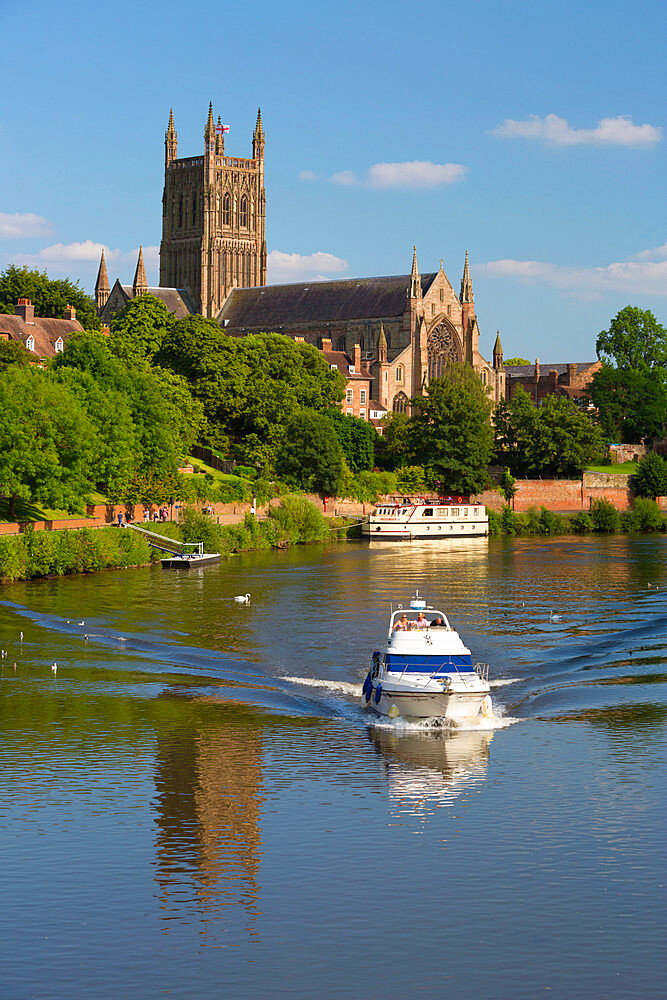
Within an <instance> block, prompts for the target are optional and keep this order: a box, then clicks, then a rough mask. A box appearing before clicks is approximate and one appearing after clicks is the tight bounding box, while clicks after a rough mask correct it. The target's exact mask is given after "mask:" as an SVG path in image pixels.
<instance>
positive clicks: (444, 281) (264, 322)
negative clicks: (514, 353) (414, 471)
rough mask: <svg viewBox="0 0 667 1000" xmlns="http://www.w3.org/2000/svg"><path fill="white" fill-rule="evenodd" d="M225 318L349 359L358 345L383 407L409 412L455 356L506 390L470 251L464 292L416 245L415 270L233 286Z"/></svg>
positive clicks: (498, 393) (232, 329)
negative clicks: (483, 346)
mask: <svg viewBox="0 0 667 1000" xmlns="http://www.w3.org/2000/svg"><path fill="white" fill-rule="evenodd" d="M218 322H219V323H220V324H221V326H222V327H223V328H224V329H225V330H226V331H227V332H228V333H230V334H233V335H236V336H243V335H244V334H246V333H259V332H261V331H269V330H270V331H275V332H277V333H282V334H285V335H287V336H290V337H295V338H296V337H298V338H300V339H303V340H305V341H307V342H308V343H310V344H313V345H314V346H315V347H318V348H319V349H320V350H327V349H328V348H325V345H331V348H332V349H333V350H334V351H336V352H339V353H341V352H342V353H345V354H346V355H347V356H348V357H350V358H352V357H353V356H354V353H355V350H358V351H359V353H360V361H361V362H362V364H363V366H364V368H365V370H367V371H368V373H369V374H370V377H371V386H370V397H369V398H370V399H372V400H373V401H374V402H375V403H376V404H377V405H376V408H378V409H386V410H389V411H395V412H407V411H408V410H409V408H410V406H409V400H410V399H411V398H412V397H414V396H417V395H420V394H422V393H423V392H424V391H425V390H426V389H427V388H428V384H429V381H430V380H431V379H433V378H436V377H438V376H439V375H441V374H442V372H443V370H444V367H445V365H446V364H447V363H448V362H450V361H457V362H466V363H468V364H470V365H472V367H473V368H474V369H475V371H476V372H478V373H479V376H480V378H481V380H482V382H483V384H484V385H485V386H486V389H487V392H488V394H489V396H490V397H491V399H492V400H493V401H494V402H498V400H500V399H501V398H503V396H504V394H505V369H504V368H503V364H502V349H501V350H500V353H499V354H498V353H497V352H496V353H494V359H493V362H492V363H489V362H488V361H486V360H485V358H484V357H483V356H482V354H481V353H480V350H479V326H478V323H477V316H476V314H475V298H474V294H473V289H472V280H471V278H470V265H469V262H468V254H467V252H466V257H465V264H464V269H463V278H462V280H461V291H460V294H459V295H458V296H457V294H456V292H455V291H454V289H453V287H452V285H451V283H450V281H449V279H448V278H447V275H446V274H445V271H444V266H443V262H442V261H440V269H439V270H438V271H434V272H432V273H430V274H423V275H420V273H419V268H418V264H417V251H416V249H414V248H413V255H412V271H411V273H410V274H403V275H396V276H393V277H380V278H349V279H346V280H343V281H317V282H302V283H298V284H290V285H268V286H265V287H261V288H233V289H232V290H231V292H230V294H229V296H228V297H227V299H226V301H225V303H224V305H223V307H222V309H221V310H220V312H219V314H218ZM499 343H500V340H499V338H497V345H499ZM355 368H356V364H355Z"/></svg>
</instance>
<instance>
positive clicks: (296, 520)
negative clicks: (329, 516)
mask: <svg viewBox="0 0 667 1000" xmlns="http://www.w3.org/2000/svg"><path fill="white" fill-rule="evenodd" d="M269 517H272V518H273V519H274V520H275V521H276V523H277V524H278V527H279V529H280V532H281V535H282V537H283V538H285V539H288V540H289V541H291V542H295V543H298V542H323V541H324V540H325V539H327V538H328V536H329V529H328V526H327V523H326V520H325V518H324V515H323V514H322V513H321V512H320V511H319V510H318V509H317V507H316V506H315V505H314V504H312V503H311V502H310V500H307V499H306V497H302V496H296V495H294V494H292V495H289V496H286V497H283V499H282V500H281V501H280V504H279V505H278V506H277V507H271V509H270V511H269Z"/></svg>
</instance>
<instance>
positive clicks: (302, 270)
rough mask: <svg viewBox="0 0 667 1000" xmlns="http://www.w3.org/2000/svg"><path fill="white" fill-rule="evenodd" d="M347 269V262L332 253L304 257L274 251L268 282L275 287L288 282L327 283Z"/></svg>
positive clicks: (269, 265)
mask: <svg viewBox="0 0 667 1000" xmlns="http://www.w3.org/2000/svg"><path fill="white" fill-rule="evenodd" d="M347 268H348V263H347V261H346V260H343V258H342V257H335V256H334V254H332V253H323V252H322V251H318V252H317V253H311V254H308V255H302V254H300V253H283V251H282V250H272V251H271V253H270V254H269V259H268V275H269V277H268V280H269V284H273V285H276V284H282V283H283V282H288V281H326V280H327V279H328V278H329V277H330V276H331V275H332V274H335V275H340V274H341V273H343V272H345V271H347Z"/></svg>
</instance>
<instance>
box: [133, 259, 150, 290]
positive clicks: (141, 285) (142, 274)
mask: <svg viewBox="0 0 667 1000" xmlns="http://www.w3.org/2000/svg"><path fill="white" fill-rule="evenodd" d="M147 291H148V280H147V278H146V268H145V267H144V254H143V250H142V248H141V247H139V259H138V260H137V269H136V271H135V272H134V281H133V282H132V294H133V296H134V298H136V297H137V295H144V294H145V293H146V292H147Z"/></svg>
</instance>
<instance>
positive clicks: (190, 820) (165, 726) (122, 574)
mask: <svg viewBox="0 0 667 1000" xmlns="http://www.w3.org/2000/svg"><path fill="white" fill-rule="evenodd" d="M666 556H667V539H665V538H664V537H659V538H649V537H646V538H630V537H626V536H624V537H613V538H608V539H607V538H572V537H567V538H555V539H525V540H524V539H521V540H504V539H500V540H495V539H494V540H491V541H489V542H487V541H486V540H484V539H474V540H470V542H468V543H467V544H463V543H461V542H459V543H450V544H449V545H448V546H447V545H445V546H440V545H438V543H431V544H430V545H428V544H426V545H419V544H412V545H406V544H403V545H393V544H384V545H382V544H380V545H379V546H377V545H376V546H371V547H369V546H368V545H364V544H349V545H341V546H336V547H332V548H328V549H323V548H319V547H313V548H298V549H292V550H290V551H288V552H285V553H276V552H270V553H256V554H247V555H241V556H236V557H234V558H232V559H231V560H229V561H226V562H224V563H222V564H221V565H220V566H209V567H206V568H202V569H200V570H197V571H191V572H189V573H186V572H181V573H178V572H167V571H164V572H163V571H161V569H160V568H159V567H154V568H145V569H134V570H128V571H113V572H107V573H102V574H98V575H96V576H90V577H71V578H66V579H58V580H45V581H36V582H32V583H24V584H13V585H8V586H5V587H3V588H2V591H1V592H0V598H2V604H0V645H1V646H2V648H3V649H5V650H6V651H7V656H6V657H4V658H2V660H1V661H0V662H1V667H0V670H1V673H2V677H1V678H0V698H1V701H0V705H1V718H0V729H1V738H0V822H1V826H2V840H1V843H2V849H1V855H2V856H1V867H0V872H1V875H0V885H1V887H2V895H1V898H2V907H1V909H0V932H1V937H0V939H1V940H2V945H3V959H2V963H0V996H2V997H3V998H7V1000H24V998H25V1000H27V998H39V1000H60V998H67V1000H84V998H85V1000H90V998H91V997H95V998H96V1000H106V998H109V1000H111V998H113V1000H116V998H118V997H124V996H129V997H132V1000H144V998H153V997H163V996H172V997H177V998H183V1000H189V998H196V1000H204V998H210V997H243V998H265V997H290V998H301V997H323V998H335V1000H337V998H346V1000H347V998H355V1000H356V998H358V997H363V998H367V1000H374V998H378V1000H380V998H383V1000H394V998H396V1000H398V998H401V1000H403V998H406V997H410V996H416V997H422V996H424V997H434V996H435V997H440V996H451V997H457V998H458V997H460V998H468V997H475V998H493V1000H496V998H518V997H519V998H520V997H526V998H533V997H536V996H538V995H542V994H543V993H545V992H550V993H551V995H553V996H556V997H567V998H578V997H581V998H584V997H586V998H589V997H596V998H602V997H605V998H606V997H612V998H617V997H618V998H626V997H658V996H660V997H663V996H664V995H665V974H666V972H667V967H666V962H665V948H664V928H665V917H666V915H667V912H666V906H665V886H664V881H665V833H666V829H665V827H666V824H665V814H666V810H665V805H666V796H665V792H666V781H665V777H666V769H667V768H666V753H665V750H666V743H667V739H666V736H667V698H666V692H667V685H666V684H665V681H666V679H667V571H666V562H665V559H666ZM415 587H418V588H419V590H420V592H421V593H422V595H423V596H425V597H427V598H428V600H429V601H431V602H433V603H435V604H436V605H439V606H441V607H442V608H443V609H444V610H445V611H446V612H447V613H448V614H449V617H450V620H451V622H452V624H453V625H454V626H455V627H456V628H457V629H458V630H459V631H460V633H461V635H462V637H463V639H464V641H465V642H466V644H467V645H468V646H469V647H470V648H471V650H472V652H473V659H474V660H479V661H482V662H486V663H489V665H490V678H491V679H492V682H493V685H494V686H493V699H494V705H495V709H496V714H497V719H496V720H495V722H492V723H491V724H490V725H489V728H487V729H472V730H470V731H466V732H455V733H452V732H449V731H447V730H443V729H439V728H434V727H431V728H427V727H425V726H413V727H410V726H408V725H406V724H405V723H401V722H400V720H399V721H397V722H390V721H389V720H382V722H379V721H378V720H374V719H373V718H371V717H369V715H368V714H367V713H365V712H363V711H362V710H361V708H360V705H359V699H358V694H359V691H360V685H361V682H362V680H363V677H364V675H365V673H366V671H367V669H368V665H369V658H370V654H371V651H372V650H373V649H374V648H376V647H377V646H378V643H380V642H381V639H382V637H383V635H384V634H386V625H387V616H388V613H389V605H390V602H392V601H393V602H394V604H395V603H396V602H398V601H403V602H405V601H406V599H407V598H409V596H410V595H411V594H412V592H413V591H414V588H415ZM246 591H249V592H250V594H251V603H250V604H249V605H248V606H247V607H246V606H240V605H238V604H236V603H235V602H234V601H233V599H232V598H233V596H234V595H235V594H239V593H245V592H246ZM551 612H554V613H555V614H557V615H559V616H560V620H559V621H551V620H550V613H551ZM20 632H23V640H22V641H21V639H20ZM84 635H88V639H85V638H84ZM54 662H55V663H57V672H56V673H55V674H54V673H53V671H52V669H51V665H52V663H54ZM14 663H15V664H16V669H14Z"/></svg>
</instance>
